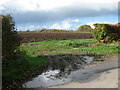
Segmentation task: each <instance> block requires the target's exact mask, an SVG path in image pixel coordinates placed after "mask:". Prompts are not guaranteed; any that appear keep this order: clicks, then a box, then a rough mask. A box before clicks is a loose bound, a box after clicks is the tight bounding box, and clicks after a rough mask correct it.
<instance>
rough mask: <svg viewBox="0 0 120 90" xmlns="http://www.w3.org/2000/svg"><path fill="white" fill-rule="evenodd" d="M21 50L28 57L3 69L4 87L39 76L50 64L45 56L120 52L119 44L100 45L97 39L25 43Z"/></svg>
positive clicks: (19, 59)
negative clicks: (42, 67) (14, 81)
mask: <svg viewBox="0 0 120 90" xmlns="http://www.w3.org/2000/svg"><path fill="white" fill-rule="evenodd" d="M19 48H20V50H21V51H22V52H24V51H25V52H26V56H20V57H19V58H18V59H17V60H10V61H9V62H8V63H9V64H8V65H7V66H5V67H3V68H2V70H3V73H2V76H3V84H4V85H6V84H7V85H8V84H9V82H11V81H13V80H17V81H18V80H21V79H23V78H24V77H30V75H32V74H38V73H39V72H40V71H41V66H44V65H47V64H49V60H48V59H47V58H46V57H45V56H44V55H51V54H52V55H61V54H64V55H66V54H80V53H81V52H88V53H101V54H107V53H118V52H120V47H119V46H118V42H114V43H111V44H100V45H98V43H97V41H96V40H95V39H75V40H51V41H50V40H48V41H41V42H32V43H25V44H24V45H21V46H20V47H19Z"/></svg>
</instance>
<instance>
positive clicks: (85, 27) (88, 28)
mask: <svg viewBox="0 0 120 90" xmlns="http://www.w3.org/2000/svg"><path fill="white" fill-rule="evenodd" d="M92 30H93V29H92V28H91V27H90V25H82V26H80V27H79V28H78V29H77V31H79V32H80V31H82V32H91V31H92Z"/></svg>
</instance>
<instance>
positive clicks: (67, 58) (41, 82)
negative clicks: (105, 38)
mask: <svg viewBox="0 0 120 90" xmlns="http://www.w3.org/2000/svg"><path fill="white" fill-rule="evenodd" d="M47 57H48V59H49V60H50V65H49V66H48V69H47V71H45V72H43V73H42V74H40V75H38V76H37V77H35V78H34V79H33V80H31V81H29V82H27V83H25V84H23V87H24V88H40V87H48V86H54V85H59V84H64V83H68V82H70V81H72V80H73V79H74V78H73V77H74V76H76V75H74V74H77V72H78V71H80V70H82V69H84V66H85V65H87V64H91V63H92V61H93V60H94V59H96V58H100V57H101V56H100V55H51V56H47ZM73 73H74V74H73ZM71 74H72V75H71ZM79 75H81V74H80V73H79ZM79 75H77V76H78V77H79Z"/></svg>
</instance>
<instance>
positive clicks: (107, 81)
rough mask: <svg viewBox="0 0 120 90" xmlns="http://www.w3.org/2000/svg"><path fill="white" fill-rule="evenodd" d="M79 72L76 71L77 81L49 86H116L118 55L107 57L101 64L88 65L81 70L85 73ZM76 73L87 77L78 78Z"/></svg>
mask: <svg viewBox="0 0 120 90" xmlns="http://www.w3.org/2000/svg"><path fill="white" fill-rule="evenodd" d="M81 73H82V72H81ZM81 73H77V75H76V77H75V78H77V79H78V80H77V81H72V82H70V83H67V84H64V85H58V86H52V87H49V88H118V57H112V58H107V61H106V62H104V63H102V64H97V65H93V66H88V67H87V68H86V69H85V70H84V71H83V73H86V75H82V74H81ZM91 73H92V74H91ZM78 75H82V76H81V78H85V77H87V79H85V80H83V79H81V78H78V77H77V76H78Z"/></svg>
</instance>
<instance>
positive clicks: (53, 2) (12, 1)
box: [0, 0, 119, 12]
mask: <svg viewBox="0 0 120 90" xmlns="http://www.w3.org/2000/svg"><path fill="white" fill-rule="evenodd" d="M118 1H119V0H90V1H89V0H0V9H1V8H5V9H6V10H8V9H10V10H17V11H18V12H19V11H56V10H57V8H61V7H69V6H74V7H78V8H80V7H81V8H82V9H83V8H90V9H94V10H97V11H99V10H101V9H102V8H104V9H108V10H114V9H115V8H117V6H116V5H117V3H118Z"/></svg>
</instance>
